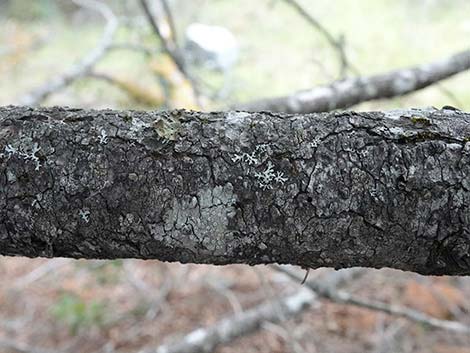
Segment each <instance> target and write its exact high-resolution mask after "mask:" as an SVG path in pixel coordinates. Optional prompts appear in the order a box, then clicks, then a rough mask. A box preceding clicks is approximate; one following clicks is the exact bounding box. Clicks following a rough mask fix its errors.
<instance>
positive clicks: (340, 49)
mask: <svg viewBox="0 0 470 353" xmlns="http://www.w3.org/2000/svg"><path fill="white" fill-rule="evenodd" d="M284 2H285V3H286V4H288V5H290V6H292V7H293V8H294V9H295V10H296V11H297V12H298V13H299V14H300V15H301V16H302V17H303V18H304V19H305V20H306V21H307V22H308V23H309V24H310V25H312V26H313V27H314V28H316V29H317V31H318V32H320V33H321V34H322V35H323V37H325V39H326V40H327V41H328V43H330V45H331V46H332V47H333V49H334V50H336V52H337V53H338V58H339V61H340V71H339V72H340V73H339V77H340V78H341V79H342V78H344V77H346V72H347V71H348V70H350V71H351V72H353V73H354V74H355V75H359V71H358V70H357V69H356V68H355V67H354V66H353V65H352V64H351V63H350V61H349V59H348V57H347V55H346V52H345V51H344V37H343V36H340V38H338V39H336V38H335V37H334V36H333V35H332V34H331V33H330V32H329V31H328V30H327V29H326V28H325V27H324V26H323V25H322V24H321V23H320V22H319V21H318V20H317V19H316V18H314V17H313V16H312V15H311V14H309V13H308V12H307V10H305V9H304V8H303V7H302V5H300V4H299V3H298V2H297V1H296V0H284Z"/></svg>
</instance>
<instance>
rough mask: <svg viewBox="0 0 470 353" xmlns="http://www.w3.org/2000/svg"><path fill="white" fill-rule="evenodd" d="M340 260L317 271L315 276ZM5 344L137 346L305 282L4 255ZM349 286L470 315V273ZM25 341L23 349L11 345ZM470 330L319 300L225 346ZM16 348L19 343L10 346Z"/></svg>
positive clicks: (439, 336)
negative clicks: (433, 325)
mask: <svg viewBox="0 0 470 353" xmlns="http://www.w3.org/2000/svg"><path fill="white" fill-rule="evenodd" d="M328 271H331V270H325V269H320V270H316V271H311V273H310V277H309V278H310V279H314V278H316V277H318V278H319V280H321V276H322V275H325V274H327V273H328ZM0 279H1V283H2V285H1V289H0V343H1V342H2V341H3V342H10V343H13V344H12V345H11V346H10V348H7V347H6V346H4V347H3V348H2V350H1V352H2V353H3V352H5V353H10V352H19V351H20V350H19V348H22V349H26V350H24V351H23V352H29V350H28V349H31V350H30V352H31V353H33V352H36V350H37V351H38V352H39V351H41V352H42V351H47V352H80V353H81V352H83V353H88V352H138V351H139V350H140V349H142V348H144V347H157V346H158V345H160V344H162V343H169V342H172V341H176V340H178V337H181V335H184V334H185V333H188V332H190V331H191V330H193V329H196V328H198V327H206V326H209V325H213V324H215V323H216V322H217V321H218V320H220V319H222V318H224V317H227V316H230V315H232V314H234V313H236V312H239V311H240V310H245V309H247V308H250V307H253V306H256V305H257V304H258V303H261V302H263V301H265V300H267V299H269V298H273V297H276V296H282V295H284V294H286V293H292V292H294V291H295V290H296V289H298V288H299V284H297V283H293V282H292V281H291V280H289V279H288V278H287V277H285V275H283V274H281V273H278V272H276V271H274V270H273V269H271V268H269V267H266V266H260V267H249V266H240V265H234V266H226V267H216V266H205V265H179V264H166V263H161V262H158V261H137V260H124V261H92V262H87V261H76V260H67V259H54V260H45V259H35V260H31V259H22V258H6V257H5V258H2V259H1V260H0ZM344 289H347V290H348V291H350V292H352V293H355V294H356V295H360V296H361V297H363V298H370V299H377V300H383V301H386V302H388V303H392V304H402V305H407V306H409V307H412V308H415V309H418V310H422V311H424V312H425V313H427V314H429V315H433V316H435V317H438V318H442V319H449V320H458V321H461V322H464V323H470V319H469V317H468V310H469V308H470V299H469V298H470V280H469V279H465V278H446V277H421V276H418V275H415V274H410V273H405V272H401V271H393V270H387V269H385V270H367V271H366V273H365V274H364V275H363V276H361V277H360V278H359V279H356V280H354V281H352V282H349V283H347V284H346V286H345V287H344ZM14 345H17V347H16V350H14V349H12V348H13V347H12V346H14ZM469 347H470V336H465V335H463V334H456V333H450V332H446V331H443V330H437V329H431V328H429V327H426V326H423V325H420V324H416V323H413V322H410V321H407V320H405V319H402V318H397V317H393V316H389V315H386V314H384V313H378V312H374V311H370V310H367V309H363V308H358V307H353V306H346V305H341V304H335V303H332V302H330V301H328V300H323V299H321V300H319V301H318V303H317V305H314V306H313V308H311V309H309V310H306V311H305V312H304V313H303V314H301V315H298V316H297V317H296V318H294V319H292V320H289V321H287V322H282V323H281V324H269V323H266V324H264V325H263V327H262V328H261V329H260V330H258V331H256V332H253V333H252V334H251V335H249V336H246V337H243V338H240V339H238V340H236V341H234V342H232V343H230V344H229V345H226V346H223V347H219V348H218V350H217V352H220V353H235V352H247V353H251V352H253V353H254V352H257V353H264V352H266V353H267V352H293V353H297V352H344V353H356V352H357V353H360V352H374V353H375V352H423V353H425V352H426V353H429V352H433V353H444V352H445V353H463V352H468V351H469V349H470V348H469ZM8 349H10V350H8Z"/></svg>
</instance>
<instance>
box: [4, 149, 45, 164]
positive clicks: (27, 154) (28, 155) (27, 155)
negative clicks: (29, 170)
mask: <svg viewBox="0 0 470 353" xmlns="http://www.w3.org/2000/svg"><path fill="white" fill-rule="evenodd" d="M40 150H41V147H39V145H38V144H37V142H35V143H34V144H33V146H32V147H31V150H30V151H25V150H22V149H20V148H17V147H15V146H12V145H6V146H5V152H6V153H7V154H8V158H10V157H11V156H13V155H18V156H19V157H21V158H23V159H24V160H31V161H33V162H34V164H35V168H34V170H39V168H41V167H42V164H41V162H40V161H39V157H38V156H36V153H38V152H39V151H40Z"/></svg>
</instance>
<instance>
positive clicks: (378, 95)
mask: <svg viewBox="0 0 470 353" xmlns="http://www.w3.org/2000/svg"><path fill="white" fill-rule="evenodd" d="M468 69H470V50H467V51H463V52H461V53H458V54H455V55H452V56H451V57H448V58H445V59H442V60H438V61H435V62H433V63H429V64H424V65H419V66H415V67H409V68H404V69H400V70H394V71H391V72H387V73H384V74H380V75H374V76H366V77H353V78H347V79H344V80H339V81H335V82H333V83H331V84H328V85H326V86H319V87H314V88H312V89H309V90H304V91H300V92H295V93H293V94H289V95H287V96H284V97H276V98H266V99H260V100H256V101H253V102H248V103H242V104H239V105H237V106H236V107H235V108H236V109H240V110H247V111H263V110H268V111H272V112H285V113H302V114H305V113H313V112H326V111H332V110H334V109H345V108H349V107H351V106H353V105H355V104H359V103H361V102H367V101H371V100H375V99H384V98H392V97H397V96H402V95H405V94H408V93H411V92H414V91H417V90H420V89H422V88H425V87H428V86H430V85H432V84H435V83H437V82H439V81H441V80H444V79H446V78H449V77H451V76H453V75H456V74H458V73H460V72H463V71H465V70H468Z"/></svg>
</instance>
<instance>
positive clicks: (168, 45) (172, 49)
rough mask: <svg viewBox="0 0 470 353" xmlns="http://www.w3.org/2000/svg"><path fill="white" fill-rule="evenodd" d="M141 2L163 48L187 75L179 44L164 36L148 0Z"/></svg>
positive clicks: (141, 0)
mask: <svg viewBox="0 0 470 353" xmlns="http://www.w3.org/2000/svg"><path fill="white" fill-rule="evenodd" d="M140 4H141V6H142V9H143V10H144V14H145V17H146V18H147V20H148V22H149V24H150V26H151V27H152V29H153V31H154V32H155V34H156V35H157V37H158V39H159V40H160V42H161V44H162V46H163V49H164V50H165V52H166V53H167V54H168V55H169V56H170V57H171V58H172V59H173V61H174V62H175V64H176V66H177V67H178V69H179V70H180V71H181V73H183V75H185V76H187V69H186V65H185V63H184V60H183V57H182V56H181V55H180V53H179V52H178V49H177V46H176V45H175V42H172V41H168V40H166V39H165V37H164V36H163V34H162V32H161V30H160V27H159V26H158V23H157V21H156V20H155V17H154V16H153V14H152V12H151V10H150V7H149V5H148V3H147V1H146V0H140Z"/></svg>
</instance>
